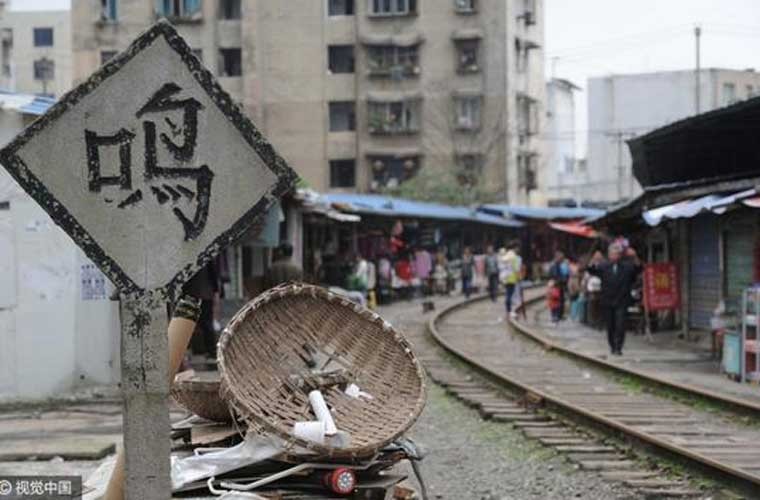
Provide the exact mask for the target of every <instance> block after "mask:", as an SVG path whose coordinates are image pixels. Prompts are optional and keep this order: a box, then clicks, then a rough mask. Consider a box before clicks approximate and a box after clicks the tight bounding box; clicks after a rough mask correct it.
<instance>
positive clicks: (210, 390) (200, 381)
mask: <svg viewBox="0 0 760 500" xmlns="http://www.w3.org/2000/svg"><path fill="white" fill-rule="evenodd" d="M219 386H220V380H219V378H218V377H216V378H210V377H206V376H202V375H196V376H193V377H190V378H185V379H181V378H178V379H177V380H175V381H174V383H173V384H172V388H171V396H172V398H174V401H176V402H177V404H178V405H180V406H181V407H182V408H184V409H186V410H188V411H190V412H191V413H194V414H196V415H198V416H199V417H203V418H205V419H208V420H212V421H214V422H230V421H231V420H232V416H231V414H230V409H229V407H228V406H227V403H225V402H224V400H222V398H221V396H220V394H219Z"/></svg>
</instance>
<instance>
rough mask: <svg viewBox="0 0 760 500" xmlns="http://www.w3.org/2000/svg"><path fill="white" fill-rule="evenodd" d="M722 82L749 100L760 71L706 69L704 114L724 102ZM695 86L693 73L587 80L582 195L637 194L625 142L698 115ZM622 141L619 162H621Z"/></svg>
mask: <svg viewBox="0 0 760 500" xmlns="http://www.w3.org/2000/svg"><path fill="white" fill-rule="evenodd" d="M724 83H734V84H735V85H736V96H737V99H738V100H740V99H746V98H747V85H752V87H753V89H754V90H755V91H756V90H757V89H758V87H759V86H760V74H758V73H755V72H752V71H733V70H721V69H705V70H703V71H702V72H701V73H700V89H701V91H700V93H701V99H700V102H701V106H700V110H701V112H705V111H709V110H712V109H715V108H718V107H722V106H723V105H724V104H723V103H724V101H723V97H722V91H723V84H724ZM695 89H696V85H695V74H694V72H693V71H671V72H663V73H646V74H637V75H613V76H609V77H602V78H591V79H589V81H588V128H589V131H588V168H589V175H590V182H589V183H588V185H587V186H586V187H585V190H584V191H585V192H584V193H583V196H584V197H587V199H592V200H602V201H615V200H618V199H621V198H630V197H632V196H636V195H637V194H638V193H639V192H640V186H639V185H638V183H637V182H636V181H635V179H633V178H632V176H631V157H630V153H629V151H628V146H627V145H626V144H625V143H624V141H625V140H628V139H630V138H632V137H635V136H637V135H642V134H645V133H647V132H649V131H651V130H653V129H655V128H658V127H661V126H663V125H667V124H669V123H671V122H674V121H678V120H680V119H683V118H687V117H689V116H692V115H694V114H695V112H696V107H695ZM621 140H622V141H623V142H620V141H621ZM619 143H620V144H621V147H620V158H621V161H619V160H618V158H619V157H618V144H619Z"/></svg>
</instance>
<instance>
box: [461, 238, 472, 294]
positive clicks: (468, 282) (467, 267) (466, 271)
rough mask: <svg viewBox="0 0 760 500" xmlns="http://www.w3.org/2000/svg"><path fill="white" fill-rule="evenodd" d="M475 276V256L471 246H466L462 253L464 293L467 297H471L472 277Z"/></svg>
mask: <svg viewBox="0 0 760 500" xmlns="http://www.w3.org/2000/svg"><path fill="white" fill-rule="evenodd" d="M474 277H475V258H474V257H473V256H472V251H471V250H470V247H464V252H463V253H462V293H464V296H465V298H468V299H469V298H470V292H471V290H472V279H473V278H474Z"/></svg>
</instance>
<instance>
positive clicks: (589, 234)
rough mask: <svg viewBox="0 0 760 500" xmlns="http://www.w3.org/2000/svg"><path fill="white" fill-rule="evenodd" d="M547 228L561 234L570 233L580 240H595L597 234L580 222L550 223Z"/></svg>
mask: <svg viewBox="0 0 760 500" xmlns="http://www.w3.org/2000/svg"><path fill="white" fill-rule="evenodd" d="M549 227H551V228H552V229H556V230H557V231H562V232H563V233H570V234H572V235H575V236H580V237H581V238H592V239H593V238H596V237H598V236H599V234H598V233H597V232H596V231H595V230H594V228H592V227H591V226H586V225H584V224H581V223H580V222H550V223H549Z"/></svg>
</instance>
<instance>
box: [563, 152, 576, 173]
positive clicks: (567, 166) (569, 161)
mask: <svg viewBox="0 0 760 500" xmlns="http://www.w3.org/2000/svg"><path fill="white" fill-rule="evenodd" d="M574 171H575V158H573V157H572V156H563V157H562V160H561V161H560V165H559V172H560V173H562V174H572V173H573V172H574Z"/></svg>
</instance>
